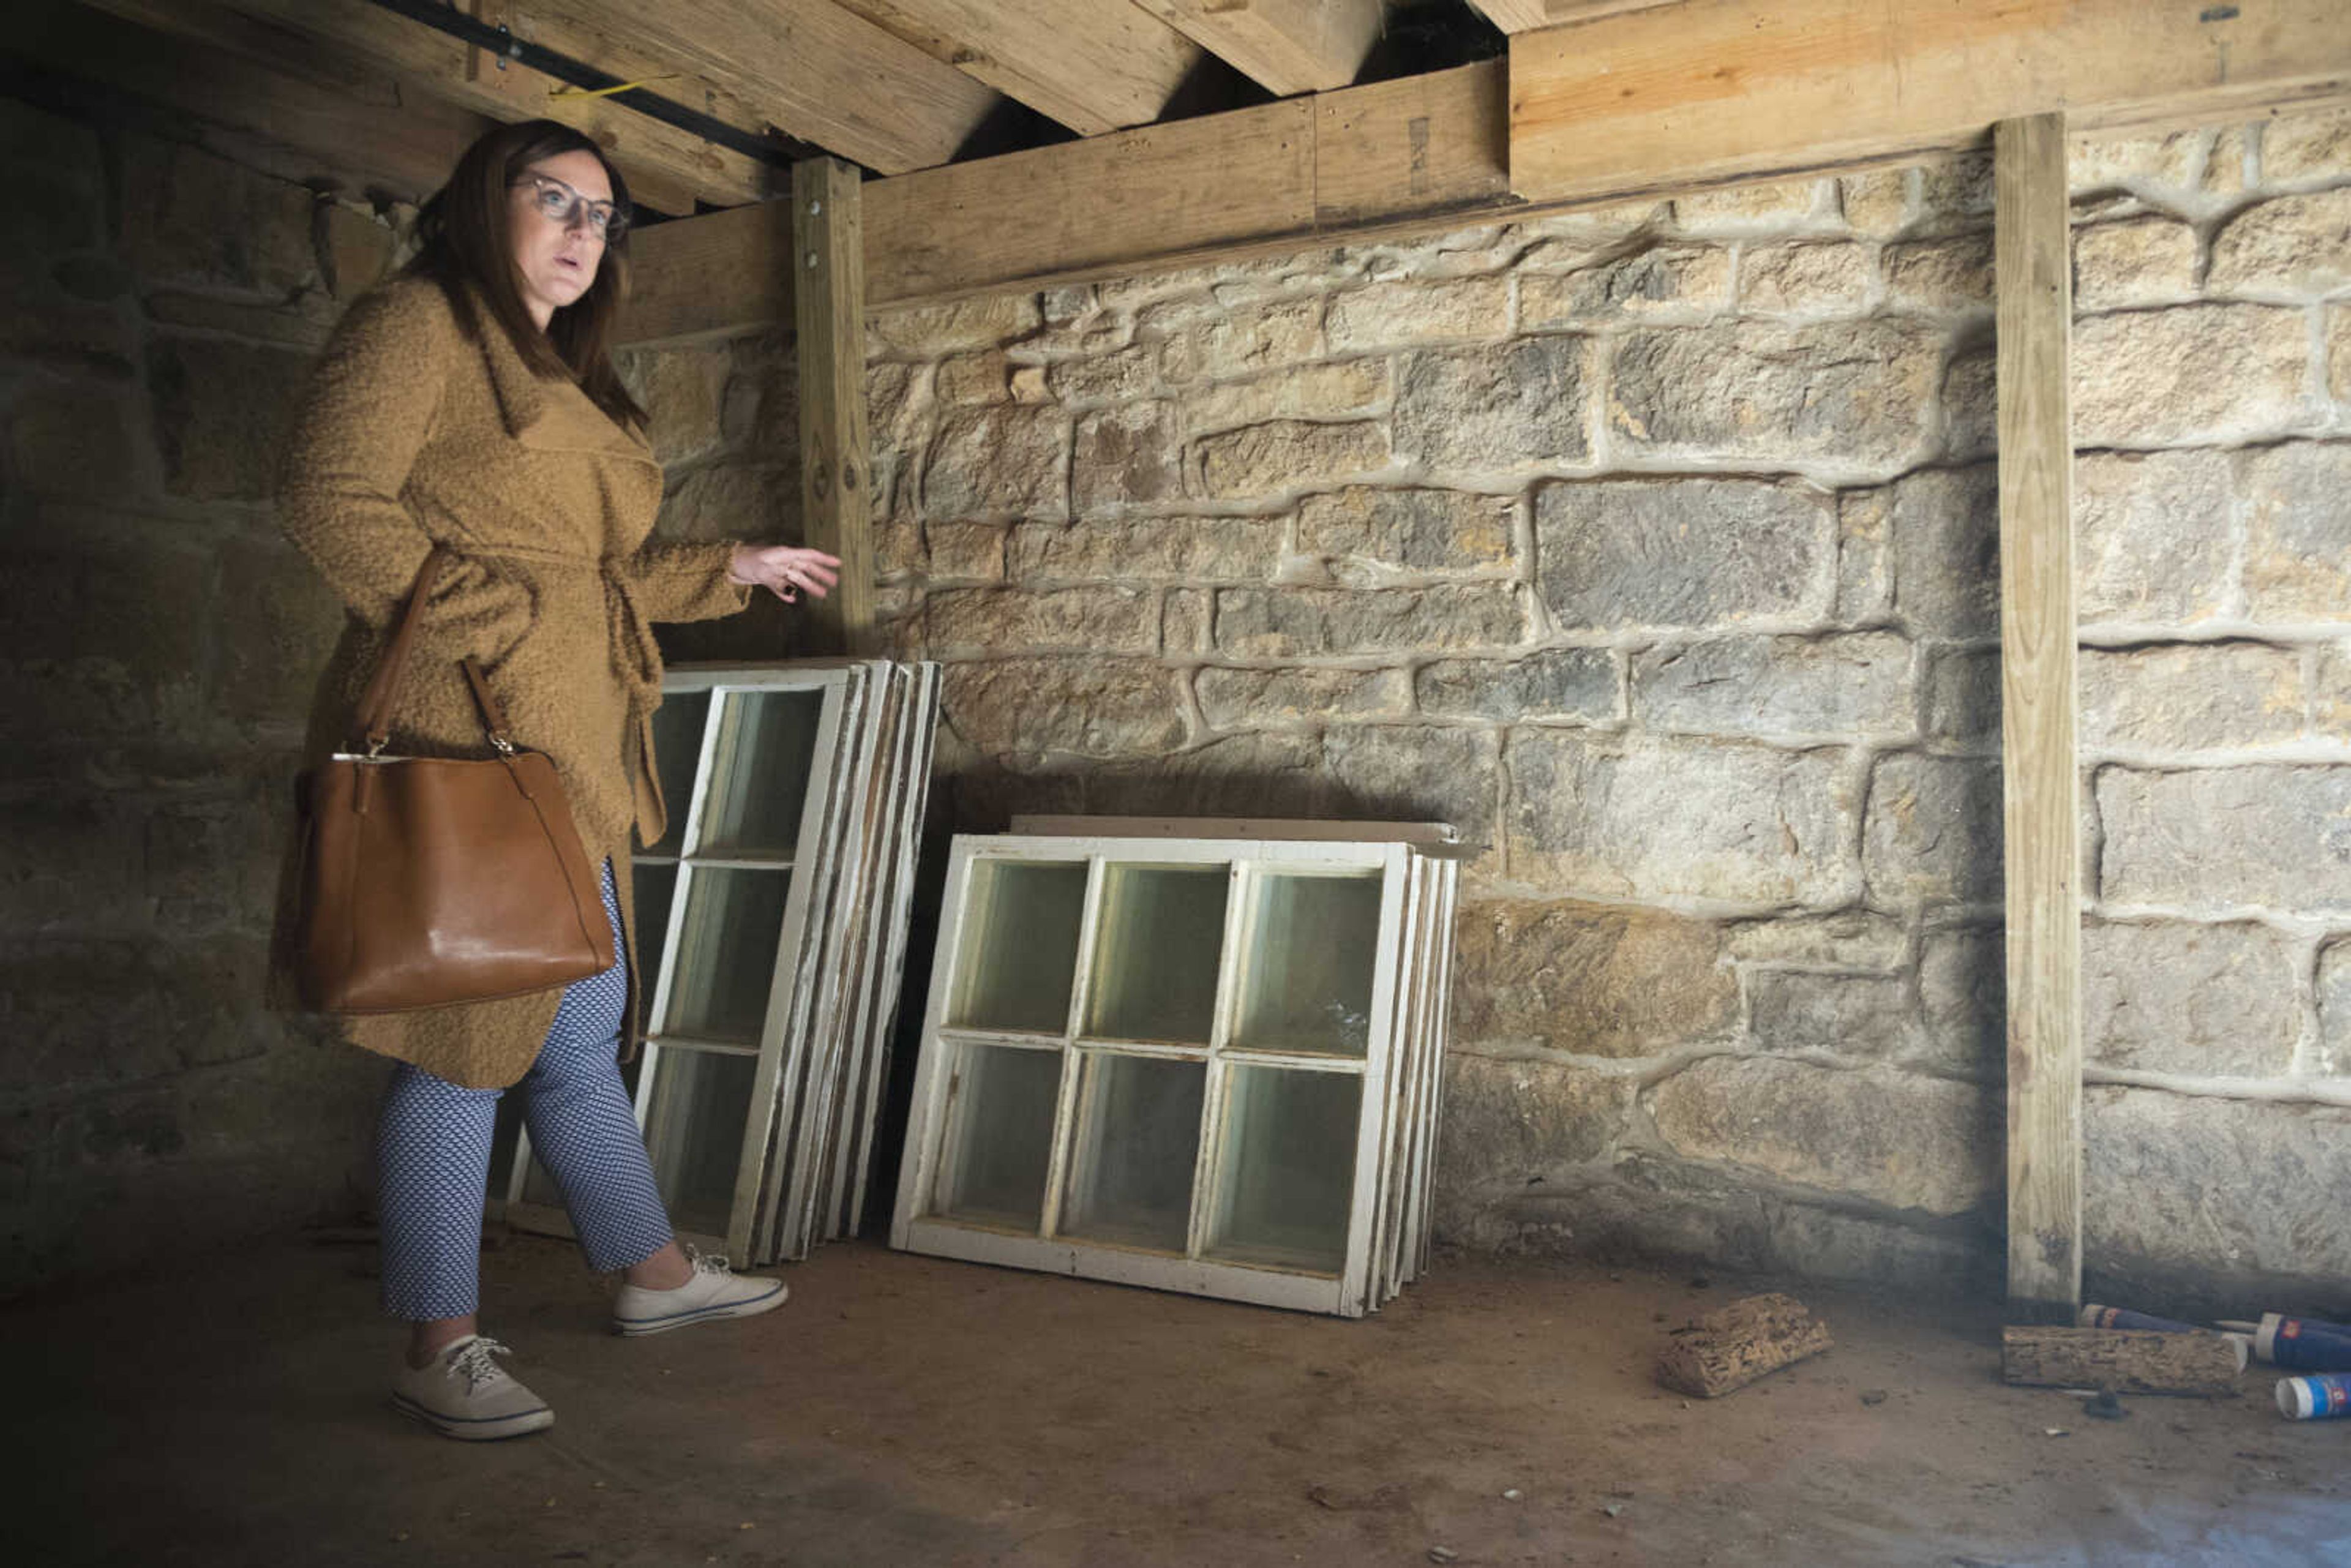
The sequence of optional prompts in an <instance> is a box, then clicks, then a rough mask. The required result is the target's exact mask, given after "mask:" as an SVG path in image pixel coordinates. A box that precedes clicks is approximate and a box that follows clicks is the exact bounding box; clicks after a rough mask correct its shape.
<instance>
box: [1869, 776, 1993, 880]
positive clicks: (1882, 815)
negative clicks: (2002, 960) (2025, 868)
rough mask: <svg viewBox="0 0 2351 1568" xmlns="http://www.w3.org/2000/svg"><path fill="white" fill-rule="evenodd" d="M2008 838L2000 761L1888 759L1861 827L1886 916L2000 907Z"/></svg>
mask: <svg viewBox="0 0 2351 1568" xmlns="http://www.w3.org/2000/svg"><path fill="white" fill-rule="evenodd" d="M2002 837H2003V832H2002V826H2001V782H2000V765H1999V764H1998V763H1997V762H1992V761H1982V760H1979V759H1977V758H1966V757H1918V756H1911V755H1906V754H1900V753H1896V754H1894V755H1891V756H1886V757H1882V758H1878V761H1877V766H1876V768H1875V769H1874V770H1873V771H1872V773H1871V775H1870V780H1869V811H1868V816H1867V819H1866V820H1865V821H1864V823H1863V825H1862V845H1861V860H1862V869H1863V871H1864V873H1865V875H1866V876H1867V878H1868V883H1869V901H1870V903H1871V904H1873V905H1875V906H1876V907H1878V908H1882V909H1908V908H1915V907H1917V906H1919V905H1921V904H1997V903H1999V902H2000V899H2001V886H2002V884H2001V840H2002Z"/></svg>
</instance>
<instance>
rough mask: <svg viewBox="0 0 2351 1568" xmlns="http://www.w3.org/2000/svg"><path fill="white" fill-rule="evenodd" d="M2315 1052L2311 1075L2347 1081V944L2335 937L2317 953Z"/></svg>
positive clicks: (2350, 971) (2350, 960)
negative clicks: (2315, 1074)
mask: <svg viewBox="0 0 2351 1568" xmlns="http://www.w3.org/2000/svg"><path fill="white" fill-rule="evenodd" d="M2317 989H2318V1049H2317V1053H2316V1055H2315V1056H2314V1059H2313V1061H2312V1062H2311V1067H2312V1069H2313V1071H2316V1072H2318V1073H2319V1074H2321V1075H2322V1076H2325V1077H2328V1078H2351V940H2346V939H2345V938H2342V937H2337V938H2335V940H2334V941H2332V942H2329V943H2328V944H2327V945H2326V946H2324V947H2322V948H2320V949H2319V953H2318V988H2317Z"/></svg>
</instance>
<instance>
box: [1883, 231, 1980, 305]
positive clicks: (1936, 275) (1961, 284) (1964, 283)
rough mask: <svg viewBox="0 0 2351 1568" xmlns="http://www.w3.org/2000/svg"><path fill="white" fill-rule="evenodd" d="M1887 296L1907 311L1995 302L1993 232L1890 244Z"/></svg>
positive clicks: (1886, 265) (1887, 257)
mask: <svg viewBox="0 0 2351 1568" xmlns="http://www.w3.org/2000/svg"><path fill="white" fill-rule="evenodd" d="M1883 265H1884V266H1885V268H1886V299H1887V301H1888V302H1889V303H1890V304H1892V305H1894V306H1895V307H1896V308H1899V309H1904V310H1928V311H1969V310H1985V309H1989V308H1991V301H1992V278H1991V270H1992V268H1991V235H1988V234H1981V233H1977V234H1962V235H1951V236H1949V237H1948V238H1944V239H1929V240H1917V241H1913V242H1911V243H1909V244H1907V245H1890V246H1886V255H1885V258H1884V264H1883Z"/></svg>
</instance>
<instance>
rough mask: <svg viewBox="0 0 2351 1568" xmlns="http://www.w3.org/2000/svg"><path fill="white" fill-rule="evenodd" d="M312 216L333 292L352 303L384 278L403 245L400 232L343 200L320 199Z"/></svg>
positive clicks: (314, 234) (323, 267)
mask: <svg viewBox="0 0 2351 1568" xmlns="http://www.w3.org/2000/svg"><path fill="white" fill-rule="evenodd" d="M312 218H313V220H314V228H313V231H312V235H311V238H312V239H313V240H314V241H315V242H316V244H317V246H318V249H319V271H320V272H321V273H322V274H323V275H324V277H323V279H322V281H324V282H325V284H326V286H327V292H328V293H329V295H331V296H332V297H333V298H335V299H336V300H338V301H340V302H341V303H343V304H346V305H348V304H349V303H350V302H351V301H352V300H354V299H357V298H359V297H360V295H362V294H365V293H366V292H367V291H368V290H369V289H371V288H372V287H375V286H376V285H377V284H379V283H381V282H382V281H383V277H384V274H385V273H387V272H389V271H391V270H392V256H393V254H394V253H395V252H396V251H398V249H399V248H400V235H398V234H397V233H396V232H394V230H393V229H392V225H390V224H388V223H386V222H385V221H384V220H383V219H381V218H380V217H378V216H377V215H376V214H374V213H373V212H371V211H369V210H366V209H363V208H360V207H354V206H350V205H347V204H344V203H341V202H320V203H319V204H318V205H317V206H316V208H315V209H314V210H313V213H312Z"/></svg>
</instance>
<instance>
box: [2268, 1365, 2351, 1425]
mask: <svg viewBox="0 0 2351 1568" xmlns="http://www.w3.org/2000/svg"><path fill="white" fill-rule="evenodd" d="M2277 1407H2278V1414H2279V1415H2281V1416H2284V1417H2285V1418H2286V1419H2287V1420H2289V1421H2339V1420H2341V1419H2343V1418H2344V1417H2345V1416H2351V1377H2346V1376H2345V1375H2342V1374H2341V1373H2333V1372H2322V1373H2317V1374H2314V1375H2311V1376H2308V1377H2281V1378H2279V1379H2278V1385H2277Z"/></svg>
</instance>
